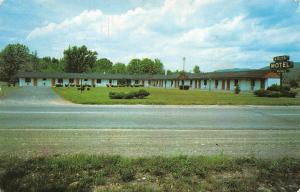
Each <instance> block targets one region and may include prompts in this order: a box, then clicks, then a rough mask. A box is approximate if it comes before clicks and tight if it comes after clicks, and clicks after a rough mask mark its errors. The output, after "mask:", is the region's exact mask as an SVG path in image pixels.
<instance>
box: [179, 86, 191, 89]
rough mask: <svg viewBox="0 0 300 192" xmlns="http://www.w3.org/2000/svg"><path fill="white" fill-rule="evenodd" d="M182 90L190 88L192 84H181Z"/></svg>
mask: <svg viewBox="0 0 300 192" xmlns="http://www.w3.org/2000/svg"><path fill="white" fill-rule="evenodd" d="M179 89H180V90H189V89H190V86H189V85H179Z"/></svg>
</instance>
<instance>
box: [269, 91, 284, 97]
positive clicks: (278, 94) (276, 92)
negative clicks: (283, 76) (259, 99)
mask: <svg viewBox="0 0 300 192" xmlns="http://www.w3.org/2000/svg"><path fill="white" fill-rule="evenodd" d="M280 96H281V93H280V92H279V91H270V92H268V94H267V97H280Z"/></svg>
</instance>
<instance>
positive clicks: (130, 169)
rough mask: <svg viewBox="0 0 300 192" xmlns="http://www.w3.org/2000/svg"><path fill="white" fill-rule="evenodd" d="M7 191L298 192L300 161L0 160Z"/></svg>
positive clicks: (194, 158)
mask: <svg viewBox="0 0 300 192" xmlns="http://www.w3.org/2000/svg"><path fill="white" fill-rule="evenodd" d="M0 159H1V160H0V187H1V188H2V189H3V190H4V191H6V192H10V191H14V192H18V191H37V192H38V191H99V192H100V191H178V192H179V191H180V192H181V191H297V190H298V187H299V186H298V185H297V184H299V181H300V176H299V171H300V160H299V159H293V158H282V159H277V160H274V159H273V160H266V159H257V158H254V157H239V158H236V157H235V158H234V157H228V156H223V155H218V156H176V157H163V156H153V157H144V158H128V157H121V156H95V155H81V154H78V155H71V156H70V155H69V156H68V155H56V156H43V157H32V158H29V159H20V158H16V157H2V158H0Z"/></svg>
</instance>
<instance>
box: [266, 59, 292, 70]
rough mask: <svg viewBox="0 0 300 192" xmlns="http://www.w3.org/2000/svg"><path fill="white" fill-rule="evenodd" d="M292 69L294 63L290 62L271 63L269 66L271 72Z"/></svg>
mask: <svg viewBox="0 0 300 192" xmlns="http://www.w3.org/2000/svg"><path fill="white" fill-rule="evenodd" d="M293 67H294V62H292V61H279V62H272V63H271V64H270V69H271V70H287V69H289V68H293Z"/></svg>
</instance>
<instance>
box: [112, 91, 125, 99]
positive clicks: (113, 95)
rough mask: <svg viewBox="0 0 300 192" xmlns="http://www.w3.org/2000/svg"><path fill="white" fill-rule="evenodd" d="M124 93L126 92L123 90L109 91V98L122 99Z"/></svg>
mask: <svg viewBox="0 0 300 192" xmlns="http://www.w3.org/2000/svg"><path fill="white" fill-rule="evenodd" d="M125 95H126V94H125V93H123V92H120V93H116V92H109V98H111V99H124V98H125Z"/></svg>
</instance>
